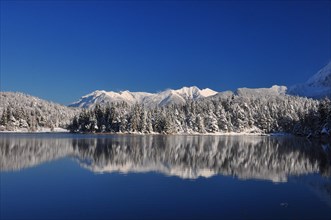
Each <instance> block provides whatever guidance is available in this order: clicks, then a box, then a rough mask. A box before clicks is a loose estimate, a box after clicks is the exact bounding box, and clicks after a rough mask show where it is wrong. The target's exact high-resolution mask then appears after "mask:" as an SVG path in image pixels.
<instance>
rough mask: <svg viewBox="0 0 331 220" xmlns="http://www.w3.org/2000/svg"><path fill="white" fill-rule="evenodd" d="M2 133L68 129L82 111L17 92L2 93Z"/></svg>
mask: <svg viewBox="0 0 331 220" xmlns="http://www.w3.org/2000/svg"><path fill="white" fill-rule="evenodd" d="M0 100H1V102H0V131H1V130H2V131H4V130H6V131H41V130H45V129H46V130H47V129H48V130H50V131H52V130H54V129H56V128H67V126H68V125H69V124H70V123H71V121H72V119H73V117H74V116H75V115H77V114H79V112H80V110H79V109H76V108H69V107H66V106H63V105H59V104H55V103H52V102H48V101H45V100H42V99H39V98H36V97H34V96H30V95H26V94H23V93H17V92H1V93H0Z"/></svg>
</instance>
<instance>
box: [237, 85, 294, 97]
mask: <svg viewBox="0 0 331 220" xmlns="http://www.w3.org/2000/svg"><path fill="white" fill-rule="evenodd" d="M286 90H287V87H286V86H277V85H274V86H272V87H271V88H257V89H249V88H239V89H237V91H236V93H237V95H239V96H249V97H251V96H261V95H263V96H278V95H285V94H286Z"/></svg>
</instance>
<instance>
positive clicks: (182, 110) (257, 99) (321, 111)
mask: <svg viewBox="0 0 331 220" xmlns="http://www.w3.org/2000/svg"><path fill="white" fill-rule="evenodd" d="M330 128H331V102H330V100H328V99H324V100H321V101H318V100H313V99H307V98H302V97H296V96H288V95H277V96H274V95H270V96H269V95H260V96H250V95H231V96H224V97H218V98H214V99H201V100H196V101H189V100H188V101H187V104H184V105H176V104H173V105H169V106H165V107H154V108H146V107H144V105H143V104H135V105H128V104H126V103H124V102H123V103H113V104H107V105H102V106H100V105H96V107H95V108H93V109H84V110H83V111H82V112H81V113H80V114H79V116H77V117H75V118H74V119H73V122H72V124H71V126H70V129H71V131H73V132H124V133H164V134H180V133H217V132H249V133H272V132H289V133H294V134H299V135H319V134H321V132H324V133H328V134H330V131H331V129H330Z"/></svg>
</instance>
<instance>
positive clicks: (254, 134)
mask: <svg viewBox="0 0 331 220" xmlns="http://www.w3.org/2000/svg"><path fill="white" fill-rule="evenodd" d="M1 133H10V134H21V133H25V134H40V133H47V134H50V133H68V134H69V133H70V134H83V135H140V136H144V135H146V136H147V135H166V136H176V135H179V136H180V135H183V136H291V135H292V134H290V133H270V134H267V133H248V132H215V133H174V134H160V133H154V132H153V133H140V132H115V133H112V132H104V133H88V132H87V133H83V132H78V133H72V132H70V131H69V130H66V129H63V128H55V129H54V130H53V131H51V129H50V128H44V129H41V130H39V131H27V130H16V131H0V134H1Z"/></svg>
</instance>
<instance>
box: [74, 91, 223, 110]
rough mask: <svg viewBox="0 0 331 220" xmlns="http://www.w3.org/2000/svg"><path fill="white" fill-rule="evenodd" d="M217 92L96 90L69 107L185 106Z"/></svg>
mask: <svg viewBox="0 0 331 220" xmlns="http://www.w3.org/2000/svg"><path fill="white" fill-rule="evenodd" d="M217 93H218V92H216V91H213V90H211V89H208V88H206V89H202V90H200V89H199V88H198V87H196V86H192V87H183V88H181V89H177V90H173V89H168V90H165V91H162V92H158V93H147V92H130V91H122V92H112V91H111V92H107V91H104V90H101V91H100V90H97V91H94V92H92V93H90V94H88V95H85V96H83V97H82V98H81V99H80V100H78V101H77V102H74V103H72V104H71V105H69V106H71V107H83V108H88V107H93V106H95V105H96V104H104V103H112V102H126V103H128V104H135V103H143V104H144V105H146V106H165V105H169V104H185V103H186V101H187V100H197V99H201V98H206V97H210V96H213V95H216V94H217Z"/></svg>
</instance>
